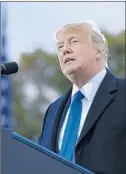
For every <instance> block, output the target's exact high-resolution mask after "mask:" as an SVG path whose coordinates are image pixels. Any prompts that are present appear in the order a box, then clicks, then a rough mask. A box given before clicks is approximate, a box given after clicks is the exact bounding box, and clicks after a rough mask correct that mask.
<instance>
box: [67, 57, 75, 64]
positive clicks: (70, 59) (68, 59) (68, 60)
mask: <svg viewBox="0 0 126 174" xmlns="http://www.w3.org/2000/svg"><path fill="white" fill-rule="evenodd" d="M74 60H75V59H73V58H67V59H66V60H65V63H68V62H71V61H74Z"/></svg>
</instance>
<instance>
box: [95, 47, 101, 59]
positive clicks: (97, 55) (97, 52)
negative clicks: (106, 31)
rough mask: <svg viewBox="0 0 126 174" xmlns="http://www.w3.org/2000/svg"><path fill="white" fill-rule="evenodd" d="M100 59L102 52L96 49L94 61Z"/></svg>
mask: <svg viewBox="0 0 126 174" xmlns="http://www.w3.org/2000/svg"><path fill="white" fill-rule="evenodd" d="M101 57H102V51H101V49H97V51H96V56H95V58H96V60H99V59H101Z"/></svg>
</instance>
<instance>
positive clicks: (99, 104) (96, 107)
mask: <svg viewBox="0 0 126 174" xmlns="http://www.w3.org/2000/svg"><path fill="white" fill-rule="evenodd" d="M116 89H117V84H116V78H115V77H114V75H113V74H112V73H111V72H110V71H109V70H107V74H106V76H105V78H104V79H103V81H102V83H101V85H100V87H99V89H98V92H97V93H96V95H95V98H94V101H93V103H92V105H91V108H90V110H89V112H88V115H87V117H86V120H85V123H84V126H83V129H82V132H81V134H80V137H79V141H78V144H79V143H80V142H81V140H82V139H83V138H84V137H85V135H86V134H87V133H88V132H89V130H91V128H92V127H93V125H94V124H95V123H96V122H97V121H98V119H99V118H100V116H101V115H102V113H103V112H104V110H105V108H106V107H107V106H108V105H109V104H110V103H111V102H112V100H113V99H114V98H113V96H112V95H111V92H112V91H115V90H116Z"/></svg>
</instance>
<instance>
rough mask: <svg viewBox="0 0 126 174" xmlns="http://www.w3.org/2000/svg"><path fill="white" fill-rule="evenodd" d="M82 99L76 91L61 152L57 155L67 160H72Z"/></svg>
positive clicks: (81, 95) (80, 94)
mask: <svg viewBox="0 0 126 174" xmlns="http://www.w3.org/2000/svg"><path fill="white" fill-rule="evenodd" d="M83 97H84V95H83V94H82V93H81V92H80V91H78V92H77V93H76V94H75V95H74V97H73V101H72V103H71V107H70V113H69V117H68V121H67V124H66V128H65V132H64V137H63V141H62V146H61V151H60V153H59V154H60V155H61V156H63V157H64V158H65V159H67V160H72V159H73V154H74V150H75V145H76V141H77V135H78V128H79V125H80V118H81V112H82V101H81V99H82V98H83Z"/></svg>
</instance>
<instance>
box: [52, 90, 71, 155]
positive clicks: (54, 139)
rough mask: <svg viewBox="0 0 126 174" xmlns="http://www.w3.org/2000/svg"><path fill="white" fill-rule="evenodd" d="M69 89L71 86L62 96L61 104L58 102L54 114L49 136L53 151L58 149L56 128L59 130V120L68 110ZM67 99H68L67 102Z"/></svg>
mask: <svg viewBox="0 0 126 174" xmlns="http://www.w3.org/2000/svg"><path fill="white" fill-rule="evenodd" d="M71 91H72V88H70V89H69V90H68V92H67V93H66V94H65V95H64V96H63V99H62V101H61V104H60V106H59V108H58V110H57V112H56V116H55V119H54V123H53V129H52V137H51V147H52V148H51V150H53V151H54V152H56V151H57V150H58V149H57V148H56V147H57V140H58V129H59V130H60V127H59V125H60V126H61V124H60V120H61V118H62V116H63V114H65V115H66V113H67V110H68V107H69V104H70V96H71ZM68 99H69V102H67V101H68ZM66 103H67V105H66ZM64 109H65V110H64ZM64 111H65V112H64Z"/></svg>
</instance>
